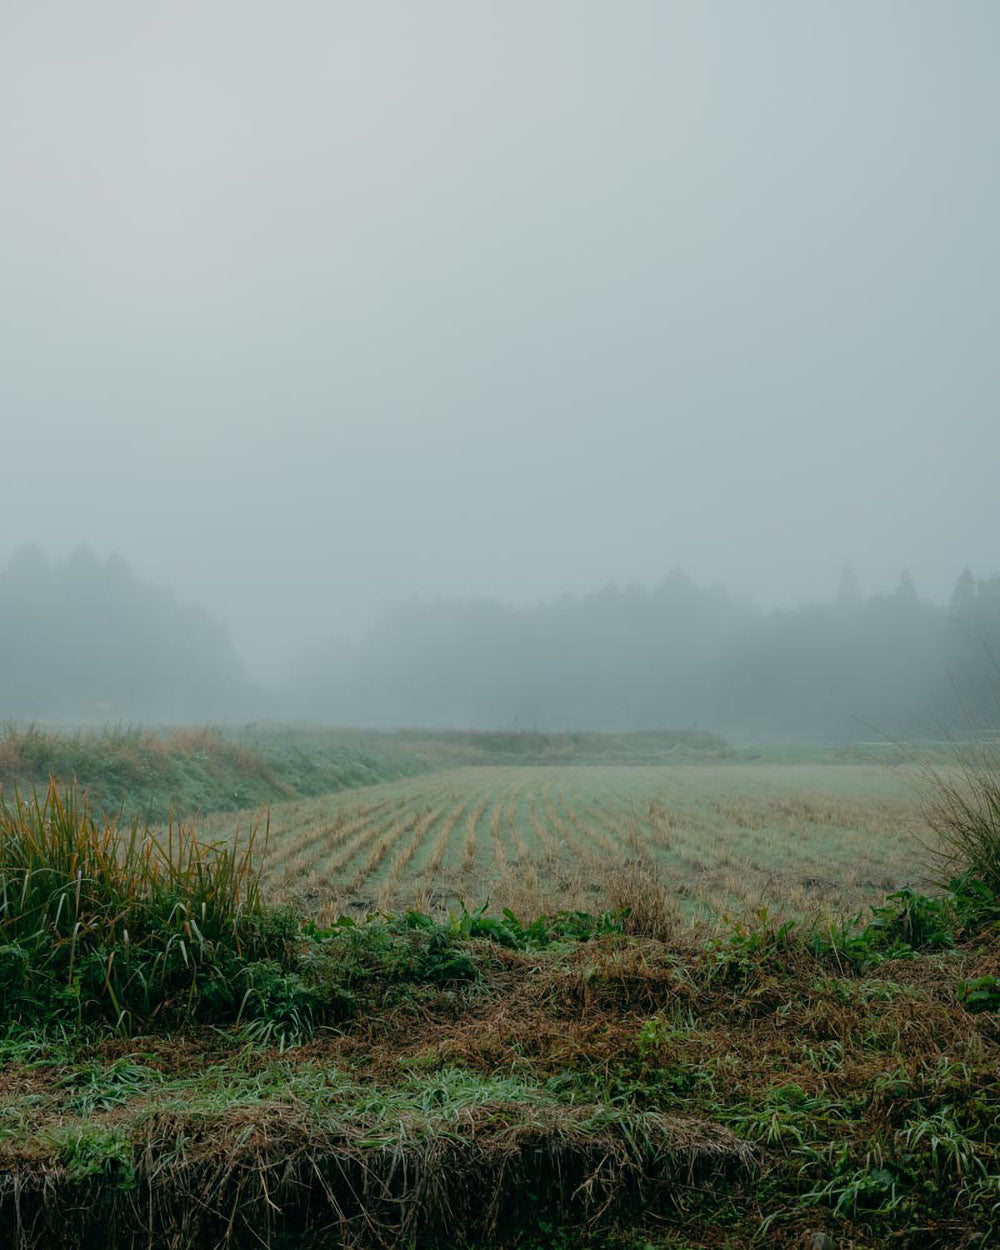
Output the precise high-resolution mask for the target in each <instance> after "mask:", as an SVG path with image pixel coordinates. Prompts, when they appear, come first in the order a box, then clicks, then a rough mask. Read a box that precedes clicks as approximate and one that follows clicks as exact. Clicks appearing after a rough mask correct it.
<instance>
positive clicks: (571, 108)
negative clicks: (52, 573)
mask: <svg viewBox="0 0 1000 1250" xmlns="http://www.w3.org/2000/svg"><path fill="white" fill-rule="evenodd" d="M998 37H1000V5H998V4H997V3H996V0H983V2H982V3H976V2H974V0H949V2H948V3H943V2H938V0H935V2H933V3H923V2H921V0H882V2H879V0H860V2H857V3H852V2H845V0H837V2H836V3H834V2H833V0H829V2H823V3H821V2H819V0H813V2H804V0H787V2H781V3H773V2H769V0H732V2H730V3H726V2H724V0H713V2H712V3H708V2H707V0H698V2H697V3H681V2H678V0H651V2H647V0H606V2H604V0H602V2H598V0H565V2H563V0H499V2H498V3H484V2H482V0H450V2H448V3H442V2H439V0H401V2H399V3H382V2H380V0H359V2H357V3H344V2H337V0H324V2H316V3H305V2H302V0H283V2H282V3H280V4H279V3H277V2H275V0H271V2H269V3H260V2H259V0H234V2H231V3H230V2H222V0H196V2H194V0H172V2H171V3H170V4H158V3H153V0H123V2H121V3H106V2H104V0H88V3H86V4H81V3H79V2H78V0H0V431H2V449H3V475H2V480H0V561H4V560H6V557H7V556H8V555H9V553H10V552H11V551H12V550H14V549H15V548H17V547H18V546H21V545H23V544H24V543H26V542H29V541H35V542H38V543H39V544H40V545H41V546H42V547H43V548H45V549H47V550H48V551H49V552H50V553H51V554H52V555H54V556H62V555H65V554H66V553H67V552H68V551H69V550H70V549H71V548H72V547H73V546H75V545H76V544H77V543H79V542H81V541H86V542H89V543H90V544H92V545H93V547H94V548H95V549H96V550H97V552H98V553H99V554H102V555H103V554H106V553H107V552H109V551H111V550H116V551H119V552H121V553H122V554H123V555H124V556H125V557H126V558H127V559H128V560H129V561H130V562H131V563H132V564H133V566H134V567H135V569H136V571H137V572H139V573H140V574H142V575H144V576H148V577H150V578H152V579H153V580H156V581H158V582H168V583H170V584H171V585H172V586H173V587H174V588H175V589H176V590H177V591H178V593H179V594H180V595H181V596H182V597H184V598H189V599H198V600H200V601H202V602H204V603H205V604H206V606H208V607H209V608H210V609H211V610H212V611H213V612H215V613H216V614H217V615H219V616H220V617H221V618H222V619H223V620H224V621H225V622H227V623H228V625H229V626H230V628H231V629H232V632H233V634H234V636H235V637H236V639H237V641H238V642H239V643H240V645H241V647H242V648H243V650H244V652H245V654H246V656H247V658H248V659H249V660H250V661H251V663H252V664H254V665H255V666H259V667H261V668H262V669H273V668H274V666H275V665H277V664H279V663H280V662H281V661H282V660H283V659H284V657H286V656H287V655H288V654H290V653H291V652H292V651H294V650H295V648H296V647H297V646H299V645H301V644H303V643H307V642H311V641H315V640H316V639H317V638H319V637H323V636H327V635H330V634H331V633H336V632H338V631H347V632H350V631H354V630H357V629H358V628H360V627H361V626H362V625H363V624H364V622H365V621H366V620H367V619H369V618H370V617H371V616H372V615H373V614H374V613H376V612H377V611H378V610H379V609H380V608H381V607H383V606H384V605H386V604H387V603H390V602H393V601H395V600H397V599H399V598H400V597H403V596H408V595H410V594H411V593H414V592H419V593H422V594H438V593H444V594H461V595H471V594H475V595H496V596H499V597H501V598H504V599H507V600H513V601H528V600H534V599H537V598H540V597H545V596H549V595H553V594H557V593H559V592H561V591H564V590H570V591H580V590H585V589H590V588H596V587H599V586H600V585H602V584H603V583H605V582H607V581H608V580H609V579H614V580H618V581H644V582H649V583H651V582H655V581H657V580H659V579H660V578H661V577H662V576H663V575H664V574H665V573H666V572H667V571H669V569H670V568H671V567H673V566H674V565H680V566H682V567H683V568H684V569H686V570H687V571H688V572H689V573H690V574H691V575H692V576H693V577H695V578H696V579H698V580H706V581H712V582H714V581H722V582H724V583H725V584H726V585H727V586H729V587H730V588H731V589H732V590H734V591H735V592H737V593H739V594H741V595H747V596H750V597H752V598H754V599H755V600H756V601H757V602H759V603H762V604H765V605H766V604H770V603H774V602H778V603H787V602H791V601H794V600H797V599H799V598H803V597H811V596H823V597H826V596H828V595H829V594H830V593H832V591H833V588H834V587H835V585H836V582H837V580H838V577H839V574H840V570H841V567H842V566H843V565H844V564H845V562H851V563H853V565H854V566H855V568H856V569H857V571H858V574H859V576H860V579H861V582H862V585H863V587H864V588H865V589H868V590H875V589H882V588H884V587H885V586H886V585H887V584H891V583H893V582H894V581H895V579H896V577H897V575H898V573H899V570H900V568H901V567H902V566H904V565H905V566H907V567H909V569H910V571H911V572H912V574H913V577H914V580H915V581H916V583H917V587H918V589H919V590H920V591H922V592H924V593H926V594H929V595H932V596H936V597H943V596H946V595H947V594H948V592H949V591H950V589H951V586H952V584H953V583H954V580H955V577H956V575H957V573H958V572H959V570H960V568H961V567H962V565H964V564H966V563H969V564H971V565H972V566H973V568H974V569H975V570H976V571H977V572H978V573H980V574H981V575H985V574H987V573H990V572H1000V544H998V541H997V540H998V536H1000V490H998V486H997V483H998V480H1000V473H998V470H1000V405H998V399H1000V343H998V327H1000V307H998V304H1000V296H998V292H1000V250H998V222H1000V175H998V152H1000V146H998V139H1000V134H998V131H1000V76H998V75H997V72H996V66H997V63H998V56H1000V38H998Z"/></svg>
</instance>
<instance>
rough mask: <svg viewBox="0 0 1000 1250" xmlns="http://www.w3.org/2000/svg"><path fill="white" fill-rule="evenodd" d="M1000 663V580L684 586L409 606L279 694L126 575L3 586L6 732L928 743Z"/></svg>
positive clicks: (83, 552) (968, 705)
mask: <svg viewBox="0 0 1000 1250" xmlns="http://www.w3.org/2000/svg"><path fill="white" fill-rule="evenodd" d="M998 657H1000V577H992V578H990V579H988V580H977V579H976V578H975V577H973V575H972V573H971V572H969V570H967V569H966V570H965V571H964V572H963V573H962V574H961V576H960V577H959V579H958V582H957V585H956V587H955V591H954V594H953V596H952V599H951V602H950V603H949V604H948V605H940V604H934V603H929V602H927V601H925V600H922V599H920V597H919V596H918V594H917V592H916V590H915V588H914V586H913V583H912V582H911V580H910V578H909V577H908V576H907V575H906V574H904V575H903V576H902V577H901V579H900V582H899V584H898V586H897V587H896V588H895V589H894V590H893V591H892V592H891V593H888V594H882V595H875V596H873V597H871V598H864V597H863V596H862V595H860V594H859V592H858V590H857V588H856V585H855V583H854V582H853V580H852V579H851V578H850V577H849V576H846V577H845V579H844V581H843V583H842V585H841V588H840V591H839V593H838V594H837V595H836V596H835V597H834V598H833V600H832V601H830V602H827V603H818V604H809V605H804V606H802V607H798V608H794V609H787V610H773V611H767V612H763V611H760V610H758V609H756V608H753V607H751V606H749V605H748V604H746V603H743V602H741V601H739V600H737V599H734V598H732V597H730V596H729V595H728V594H726V593H725V591H723V590H720V589H707V588H704V587H700V586H698V585H696V584H695V583H693V582H692V581H691V580H690V579H689V578H687V577H686V576H685V575H684V574H682V573H680V572H675V573H672V574H671V575H670V576H669V577H667V578H666V579H665V580H664V581H663V582H662V583H661V584H660V585H659V586H657V587H655V588H654V589H643V588H640V587H629V588H624V589H621V588H617V587H608V588H607V589H605V590H602V591H599V592H596V593H594V594H590V595H584V596H578V597H570V596H565V597H563V598H560V599H556V600H554V601H552V602H549V603H546V604H542V605H540V606H536V607H531V608H512V607H507V606H503V605H501V604H499V603H494V602H489V601H479V602H469V603H463V602H457V601H454V600H439V601H436V602H433V603H420V602H416V603H410V604H407V605H403V606H400V607H399V608H397V609H396V610H395V611H394V612H392V613H390V614H389V615H387V616H386V617H384V618H383V619H382V621H381V622H380V623H379V624H378V625H377V626H376V627H375V628H374V629H373V630H372V631H371V633H370V635H369V636H368V638H367V640H366V641H365V642H364V644H363V645H361V646H360V647H357V648H354V649H352V650H344V649H342V648H336V649H334V648H331V650H330V652H329V653H328V654H327V655H325V656H321V657H319V658H317V657H313V658H311V659H310V660H309V661H306V660H300V661H299V662H298V664H296V665H295V666H294V667H293V669H292V670H291V672H290V673H289V675H288V677H287V679H286V680H285V681H284V682H283V683H281V684H280V685H279V686H278V687H277V688H271V689H265V688H263V687H262V686H259V685H256V684H255V683H254V682H253V681H252V680H251V678H250V676H249V675H248V673H247V671H246V669H245V667H244V665H243V663H242V661H241V659H240V657H239V654H238V652H237V649H236V647H235V645H234V643H233V641H232V639H231V638H230V636H229V635H228V633H227V632H226V631H225V630H224V629H223V628H222V627H221V626H220V625H218V624H217V623H216V622H214V621H213V620H212V619H211V618H210V617H209V616H208V615H207V614H206V613H205V612H204V611H202V610H201V609H198V608H190V607H184V606H182V605H180V604H178V602H177V601H176V600H175V599H174V598H173V596H172V595H171V594H170V593H169V592H167V591H165V590H161V589H158V588H155V587H152V586H150V585H149V584H148V583H146V582H144V581H142V580H140V579H139V578H137V577H136V576H135V575H134V574H133V573H132V572H131V571H130V569H129V567H128V566H127V565H126V564H125V562H124V561H123V560H121V559H120V558H118V557H115V556H112V557H110V558H109V559H107V560H105V561H100V560H98V559H97V558H96V557H95V556H94V555H93V554H92V553H91V552H89V551H88V550H87V549H86V548H81V549H79V550H78V551H77V552H75V553H74V554H73V555H72V556H71V557H69V558H68V559H67V560H65V561H62V562H55V563H53V562H50V561H49V560H47V559H46V558H45V557H44V556H43V555H42V553H41V552H40V551H38V550H37V549H35V548H29V549H25V550H24V551H22V552H20V553H19V554H18V555H17V556H15V557H14V558H13V559H12V560H11V562H10V564H9V565H8V567H7V568H6V569H5V570H4V571H3V572H0V720H4V719H18V720H30V719H37V720H43V721H44V720H62V721H78V722H85V723H97V722H106V721H138V720H142V721H146V722H163V723H173V724H178V723H191V722H204V721H215V722H226V721H244V720H249V719H258V718H263V717H278V718H282V719H296V720H312V721H317V722H323V723H328V724H339V725H362V726H369V727H376V728H393V727H402V726H418V727H425V728H445V727H448V728H458V729H467V728H491V729H546V730H554V729H595V730H606V731H614V730H640V729H656V728H685V727H698V728H701V729H707V730H714V731H718V732H722V733H725V734H729V735H731V736H737V737H739V738H740V739H743V740H746V739H748V738H752V739H757V738H759V739H772V740H774V739H792V738H809V739H813V740H826V741H845V740H847V741H851V740H857V739H859V738H875V737H877V736H878V735H888V736H896V737H918V736H925V737H926V736H934V735H935V734H937V733H939V732H942V731H951V732H956V731H957V732H961V731H962V730H964V729H965V728H966V727H967V726H968V724H969V720H970V718H971V719H972V720H973V721H980V720H990V719H991V718H992V719H993V720H995V713H996V712H997V705H996V691H997V689H998V686H1000V669H998Z"/></svg>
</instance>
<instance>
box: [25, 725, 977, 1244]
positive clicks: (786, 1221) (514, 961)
mask: <svg viewBox="0 0 1000 1250" xmlns="http://www.w3.org/2000/svg"><path fill="white" fill-rule="evenodd" d="M101 741H104V742H105V744H106V745H107V747H108V752H107V756H106V757H104V758H100V757H99V758H91V757H90V754H88V752H90V753H93V751H94V747H95V743H97V744H98V745H99V744H100V743H101ZM6 742H7V750H6V758H7V760H8V767H9V768H11V769H12V770H14V769H20V770H21V773H20V775H21V777H22V778H24V777H25V775H26V774H25V771H24V770H25V767H26V761H28V762H30V760H31V758H32V757H31V752H32V751H34V752H35V757H34V758H35V759H36V760H37V758H39V757H42V758H69V759H72V760H74V761H75V762H76V764H77V766H78V768H77V771H78V772H80V773H83V774H85V775H86V774H87V771H88V770H89V772H90V775H92V776H95V777H99V776H101V775H104V776H108V775H109V774H108V768H109V763H108V762H109V761H113V762H114V768H113V771H112V773H111V775H112V777H113V781H114V783H115V784H118V782H119V781H120V779H121V777H122V775H123V770H129V769H130V770H131V771H132V774H133V775H135V776H136V777H137V778H139V779H140V782H139V784H140V785H144V786H145V787H146V790H145V794H144V796H143V797H144V798H145V800H146V801H147V803H148V805H149V807H150V809H151V810H153V811H157V812H159V811H162V810H164V808H169V807H171V806H179V805H180V804H182V803H185V802H186V803H188V804H190V802H191V801H192V800H194V801H196V802H198V803H202V804H203V805H204V806H205V808H206V809H214V810H206V811H205V812H204V813H203V814H202V815H200V816H199V817H198V818H197V820H196V822H195V823H194V825H192V824H191V823H190V822H189V821H184V822H183V825H182V823H181V822H180V821H178V820H175V821H174V822H173V823H172V824H167V825H161V824H158V823H154V824H153V826H152V827H151V828H150V829H148V830H147V828H146V827H145V826H144V825H143V824H142V823H141V821H137V822H136V823H135V824H134V825H130V824H129V823H128V821H127V819H126V818H125V817H122V818H121V819H120V820H117V821H116V819H115V817H114V815H113V814H111V815H109V814H108V812H107V810H106V809H105V808H104V807H102V805H101V804H100V802H98V801H97V798H96V797H95V801H94V804H93V807H92V808H88V807H87V805H86V804H85V803H84V801H83V800H82V799H81V798H80V797H79V792H76V794H75V797H74V791H73V789H72V787H64V788H63V789H62V790H61V789H60V787H59V786H58V785H57V784H55V783H54V784H53V785H52V786H51V787H50V788H49V789H48V790H47V791H46V792H44V793H38V794H36V795H35V797H34V798H33V799H32V800H29V801H24V800H19V799H16V798H15V799H13V800H8V801H7V803H6V804H5V805H4V807H3V809H2V812H0V820H2V826H3V827H2V830H0V877H2V879H3V883H4V890H3V894H2V900H3V903H2V928H3V942H2V944H0V990H2V993H0V1076H2V1081H3V1090H4V1098H3V1100H2V1103H0V1222H2V1224H3V1226H4V1227H5V1228H8V1229H10V1230H13V1231H12V1233H11V1238H12V1240H11V1244H12V1245H18V1246H23V1247H25V1250H29V1248H33V1247H35V1246H38V1245H43V1244H57V1245H61V1246H63V1245H64V1246H67V1247H76V1248H77V1250H91V1247H97V1246H101V1247H112V1248H113V1250H133V1248H134V1250H139V1247H140V1246H143V1247H157V1248H159V1247H163V1248H164V1250H181V1247H187V1246H192V1245H199V1246H201V1245H205V1246H210V1247H213V1248H215V1247H218V1248H219V1250H222V1248H223V1247H225V1248H226V1250H230V1248H233V1250H237V1248H238V1250H243V1248H244V1247H245V1248H247V1250H249V1247H251V1246H254V1247H259V1246H261V1245H263V1246H268V1247H274V1248H275V1250H278V1248H279V1247H280V1248H282V1250H292V1248H294V1250H318V1247H324V1248H331V1250H332V1248H333V1247H338V1248H339V1247H344V1248H345V1250H389V1247H397V1246H401V1247H407V1248H409V1250H417V1248H418V1247H420V1248H423V1247H427V1248H431V1247H433V1248H437V1247H441V1248H442V1250H443V1247H445V1246H448V1247H452V1246H455V1247H461V1248H462V1250H515V1248H517V1250H526V1248H527V1250H569V1247H576V1246H580V1247H588V1248H589V1250H694V1248H696V1247H697V1248H700V1250H711V1248H714V1247H730V1248H732V1250H736V1248H737V1247H742V1246H747V1245H752V1244H767V1245H775V1246H782V1247H788V1248H789V1250H791V1247H794V1246H802V1245H803V1244H808V1245H814V1246H817V1247H829V1246H830V1245H833V1246H839V1247H842V1248H843V1250H847V1248H848V1247H875V1246H881V1245H886V1244H895V1245H899V1246H904V1247H906V1246H909V1247H925V1246H927V1247H941V1248H942V1250H943V1247H946V1246H947V1247H951V1246H973V1245H988V1244H994V1243H993V1241H991V1239H992V1238H994V1237H995V1235H996V1233H997V1230H998V1227H1000V1220H998V1218H997V1194H998V1193H1000V1144H998V1143H1000V1088H998V1083H997V1077H996V1071H997V1056H998V1038H1000V1034H998V1031H997V1021H998V1020H1000V954H998V951H997V946H996V931H997V917H998V915H1000V902H998V901H997V900H998V894H1000V882H998V880H997V879H996V876H995V874H993V870H992V868H991V863H992V862H993V861H991V860H984V861H983V862H981V863H979V864H978V866H976V867H975V868H974V869H970V873H971V875H970V873H966V874H964V875H962V876H960V877H958V878H956V879H955V880H954V881H953V882H952V883H951V885H950V887H947V888H942V886H941V885H940V884H939V885H935V884H934V883H933V882H932V881H930V880H928V877H929V875H931V870H932V867H933V864H932V861H931V860H930V859H929V858H928V853H927V849H926V846H925V845H924V844H925V842H926V840H927V838H928V837H929V828H928V824H927V811H926V809H925V807H924V800H923V799H922V798H921V795H920V792H919V789H918V786H917V782H918V781H919V780H920V779H921V777H923V781H924V783H925V785H926V774H921V772H920V771H919V769H918V768H916V767H915V765H914V764H913V762H912V761H907V760H906V759H896V761H895V762H894V763H893V765H892V766H891V767H890V766H882V765H878V764H875V763H872V762H871V761H870V760H866V759H864V758H855V757H854V753H848V754H847V755H846V756H845V755H844V754H843V753H841V754H838V755H835V754H834V753H832V752H827V753H822V752H817V751H813V752H811V753H810V752H808V751H805V750H795V751H783V752H774V753H773V754H774V756H776V757H777V758H771V759H757V760H753V761H743V760H740V759H739V758H738V757H737V756H736V754H735V752H733V751H731V750H727V749H726V748H725V746H724V744H722V745H720V743H719V742H718V741H717V740H715V741H713V740H701V739H698V740H685V741H683V742H679V741H676V740H670V739H669V738H667V737H665V736H664V737H663V738H657V737H656V736H647V737H644V738H642V740H639V739H637V738H635V739H630V740H628V741H625V740H620V741H615V740H614V739H613V738H610V737H607V736H604V737H600V736H593V737H587V738H585V739H579V738H574V739H572V740H571V739H570V738H569V737H568V736H558V735H556V736H549V737H533V738H531V739H530V740H529V739H527V738H518V737H517V736H513V735H494V736H475V735H466V736H463V735H418V734H413V735H388V736H379V735H370V736H367V737H365V738H364V739H363V740H362V739H358V738H355V737H352V735H350V734H349V733H346V732H343V733H340V732H338V733H337V734H331V735H326V736H324V735H323V734H317V735H312V736H307V735H303V734H296V733H284V732H282V733H273V734H272V733H269V734H266V735H261V734H258V735H256V737H254V736H253V735H249V734H244V735H242V737H239V738H237V737H235V736H233V737H231V738H226V737H223V736H221V735H218V734H211V733H205V732H201V731H199V732H183V733H171V734H169V735H160V736H152V737H151V736H149V735H147V734H144V733H138V732H132V731H129V732H126V733H117V734H113V735H110V736H108V737H107V738H106V739H104V740H101V739H94V738H87V737H76V738H73V739H71V740H69V741H67V740H64V739H63V738H60V736H59V735H57V734H48V735H38V734H36V735H35V736H34V737H32V736H31V735H27V736H25V735H24V734H23V733H22V734H21V736H20V737H18V736H17V735H15V734H14V733H13V732H11V733H9V734H8V737H7V740H6ZM0 745H2V740H0ZM46 753H47V754H46ZM782 757H784V758H782ZM262 761H263V765H262ZM102 768H103V769H104V772H103V774H102V772H101V770H102ZM157 769H159V770H160V771H159V772H158V771H157ZM954 775H955V774H953V773H952V772H944V773H942V774H941V776H943V777H944V778H945V780H946V781H948V783H949V784H950V781H949V779H950V778H952V777H953V776H954ZM983 775H984V776H985V777H986V778H987V779H989V778H990V777H992V776H994V775H995V774H993V773H991V772H990V771H989V770H988V769H987V770H986V772H985V773H984V774H983ZM27 779H28V780H29V781H30V780H32V776H31V774H28V775H27ZM324 779H325V781H326V784H327V785H329V787H330V788H329V789H327V790H325V791H322V792H316V791H317V790H318V789H319V788H320V787H322V785H323V784H324ZM251 783H252V784H251ZM178 784H180V785H181V786H182V787H186V788H182V789H181V790H180V791H175V790H174V787H175V786H176V785H178ZM992 784H993V783H992V782H990V786H992ZM243 786H246V787H247V788H248V789H251V790H252V796H253V797H255V798H262V799H264V800H267V801H268V802H267V810H266V811H265V810H264V808H263V806H257V805H250V804H244V805H242V806H241V807H240V810H238V811H232V810H228V808H230V807H232V806H233V805H234V803H236V801H237V800H236V798H235V797H234V787H235V795H239V794H240V793H243V791H242V790H241V787H243ZM157 787H158V788H157ZM213 787H214V788H213ZM253 787H256V788H253ZM22 788H23V786H22ZM64 790H65V791H66V793H65V794H64V792H63V791H64ZM997 790H1000V785H998V787H997ZM67 794H68V796H69V797H67ZM994 794H995V791H994V789H992V788H989V787H988V788H987V791H986V795H987V797H988V798H989V797H990V796H993V795H994ZM990 801H992V798H991V799H990ZM123 806H124V810H125V812H126V813H127V812H128V811H129V805H128V803H125V804H124V805H123ZM182 828H183V830H184V831H183V832H182ZM195 829H196V830H197V833H196V832H195ZM254 829H256V831H257V832H256V842H254V841H253V838H252V837H251V835H252V833H253V831H254ZM265 831H266V843H265ZM925 890H926V891H929V892H928V893H924V892H923V891H925ZM887 896H888V897H887ZM505 908H506V909H508V910H507V911H504V909H505ZM821 1235H822V1237H827V1238H829V1239H830V1240H826V1241H824V1240H822V1238H821ZM818 1237H820V1239H819V1240H817V1238H818Z"/></svg>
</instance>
